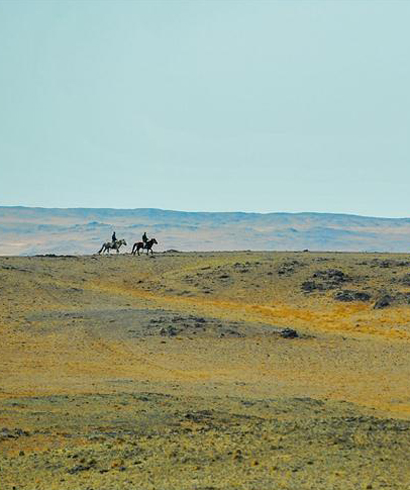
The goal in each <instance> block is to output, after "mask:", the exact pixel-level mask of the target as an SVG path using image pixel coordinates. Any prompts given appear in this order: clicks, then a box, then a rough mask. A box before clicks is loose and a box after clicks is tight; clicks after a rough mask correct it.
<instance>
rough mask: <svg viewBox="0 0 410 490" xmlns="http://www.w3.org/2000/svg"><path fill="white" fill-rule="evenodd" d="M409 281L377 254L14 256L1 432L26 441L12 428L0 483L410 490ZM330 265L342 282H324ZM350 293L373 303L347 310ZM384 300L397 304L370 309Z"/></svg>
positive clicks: (8, 267) (5, 440)
mask: <svg viewBox="0 0 410 490" xmlns="http://www.w3.org/2000/svg"><path fill="white" fill-rule="evenodd" d="M409 267H410V264H408V263H407V257H406V256H399V255H370V254H297V253H294V254H290V253H289V254H285V253H217V254H161V255H158V256H157V257H156V258H154V259H148V258H147V257H140V258H138V257H130V256H120V257H77V258H75V257H66V258H64V257H61V258H39V257H36V258H3V259H0V279H1V282H0V294H1V308H0V329H1V334H2V339H3V342H2V345H1V355H0V363H1V364H0V372H1V373H2V376H1V381H0V400H1V405H0V407H1V412H0V421H1V422H0V427H5V428H8V430H9V431H12V430H14V429H15V428H21V429H23V430H26V431H28V432H29V433H30V435H24V434H23V435H21V434H20V435H19V434H18V433H14V432H7V433H6V432H3V435H2V433H1V432H0V454H1V455H2V462H1V463H0V468H1V470H0V471H1V472H2V473H0V476H1V479H0V481H2V482H4V483H3V486H5V488H12V486H13V485H15V484H18V488H28V489H34V488H129V487H130V485H134V486H131V488H157V487H159V488H192V487H193V486H195V485H196V487H197V488H210V487H214V488H235V487H236V485H237V484H238V483H241V484H242V486H243V488H276V486H279V488H280V486H281V485H282V488H360V487H361V486H362V485H364V488H365V487H366V486H368V485H372V486H373V488H379V487H381V486H390V488H407V487H406V486H405V485H406V484H407V483H406V481H407V480H406V478H407V479H408V478H409V473H408V472H406V464H405V460H406V454H407V452H406V451H407V449H408V446H409V431H408V428H409V425H408V422H407V421H405V420H403V421H400V419H408V417H409V415H410V399H409V391H410V390H409V379H410V377H409V375H410V363H409V361H408V347H409V335H410V328H409V320H410V307H409V306H408V304H407V297H406V292H407V291H408V290H409V287H408V286H406V284H405V282H406V273H407V272H408V270H409ZM333 269H337V270H340V271H342V272H343V273H344V274H345V276H344V280H343V281H342V282H340V283H334V282H332V280H328V279H326V277H327V276H326V274H325V276H324V277H325V278H323V274H322V275H321V274H319V275H318V274H317V272H318V271H322V272H323V271H325V272H326V271H329V270H333ZM315 274H316V277H315ZM305 281H314V282H315V283H316V285H322V287H323V290H314V291H313V292H312V293H306V292H304V291H303V290H302V289H301V285H302V284H303V283H304V282H305ZM345 289H348V290H352V291H365V292H368V293H369V294H370V295H371V299H370V300H369V301H367V302H353V303H350V302H349V303H341V302H339V301H336V300H335V299H334V296H335V294H336V293H337V292H339V291H342V290H345ZM385 292H388V293H389V294H390V296H392V297H393V299H394V301H393V305H392V306H391V307H388V308H386V309H381V310H376V309H373V307H372V306H373V304H374V302H375V301H376V300H377V298H378V297H380V295H382V294H384V293H385ZM277 326H280V327H292V328H296V329H297V330H298V331H299V332H300V333H301V334H303V336H302V338H299V339H295V340H288V339H282V338H280V337H279V336H278V335H277V334H276V333H275V327H277ZM164 327H165V328H166V329H167V328H168V327H174V328H175V329H176V335H175V336H170V335H168V334H167V332H168V331H165V334H164V332H162V333H163V334H164V335H162V334H161V333H160V331H161V329H162V328H164ZM269 328H271V329H272V333H271V332H270V331H269ZM346 402H348V403H346ZM375 417H376V418H375ZM195 448H196V449H195ZM406 448H407V449H406ZM20 451H23V452H24V454H22V455H20V456H19V454H20ZM238 451H239V452H238ZM81 461H82V462H81ZM137 461H139V462H137ZM21 468H24V471H22V470H21ZM124 468H125V469H124ZM127 482H128V483H127ZM129 482H132V483H129ZM0 488H2V490H3V487H0Z"/></svg>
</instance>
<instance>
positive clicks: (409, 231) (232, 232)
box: [0, 206, 410, 255]
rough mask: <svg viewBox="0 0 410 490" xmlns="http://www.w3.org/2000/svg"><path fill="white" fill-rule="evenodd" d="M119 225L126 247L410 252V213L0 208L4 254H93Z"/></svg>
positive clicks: (202, 249)
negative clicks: (144, 239)
mask: <svg viewBox="0 0 410 490" xmlns="http://www.w3.org/2000/svg"><path fill="white" fill-rule="evenodd" d="M113 230H115V231H116V232H117V237H119V238H120V237H121V238H122V237H124V238H125V239H126V240H127V243H128V247H127V251H129V249H130V246H131V245H132V243H133V242H134V241H137V240H140V239H141V235H142V233H143V232H144V231H146V232H147V234H148V236H154V237H155V238H156V239H157V240H158V242H159V246H158V247H157V250H158V251H159V250H167V249H177V250H181V251H191V250H198V251H208V250H248V249H249V250H304V249H309V250H321V251H323V250H340V251H389V252H406V251H410V218H402V219H396V218H369V217H363V216H355V215H347V214H325V213H323V214H322V213H295V214H294V213H267V214H259V213H241V212H233V213H202V212H181V211H165V210H161V209H89V208H74V209H57V208H50V209H48V208H29V207H19V206H16V207H1V206H0V254H1V255H34V254H46V253H55V254H90V253H95V252H97V251H98V249H99V248H100V246H101V243H102V242H103V241H108V240H109V239H110V237H111V233H112V231H113Z"/></svg>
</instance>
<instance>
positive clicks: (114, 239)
mask: <svg viewBox="0 0 410 490" xmlns="http://www.w3.org/2000/svg"><path fill="white" fill-rule="evenodd" d="M111 241H112V243H113V244H114V243H115V242H116V241H117V237H116V235H115V231H114V232H113V234H112V237H111Z"/></svg>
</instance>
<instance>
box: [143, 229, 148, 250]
mask: <svg viewBox="0 0 410 490" xmlns="http://www.w3.org/2000/svg"><path fill="white" fill-rule="evenodd" d="M147 242H148V237H147V233H146V232H145V231H144V234H143V235H142V243H143V244H144V248H145V247H146V245H147Z"/></svg>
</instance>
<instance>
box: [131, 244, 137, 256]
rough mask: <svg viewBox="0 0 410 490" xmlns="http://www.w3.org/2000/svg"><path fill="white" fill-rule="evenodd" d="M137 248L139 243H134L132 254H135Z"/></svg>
mask: <svg viewBox="0 0 410 490" xmlns="http://www.w3.org/2000/svg"><path fill="white" fill-rule="evenodd" d="M136 248H137V244H136V243H134V245H133V246H132V250H131V254H132V255H135V249H136Z"/></svg>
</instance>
